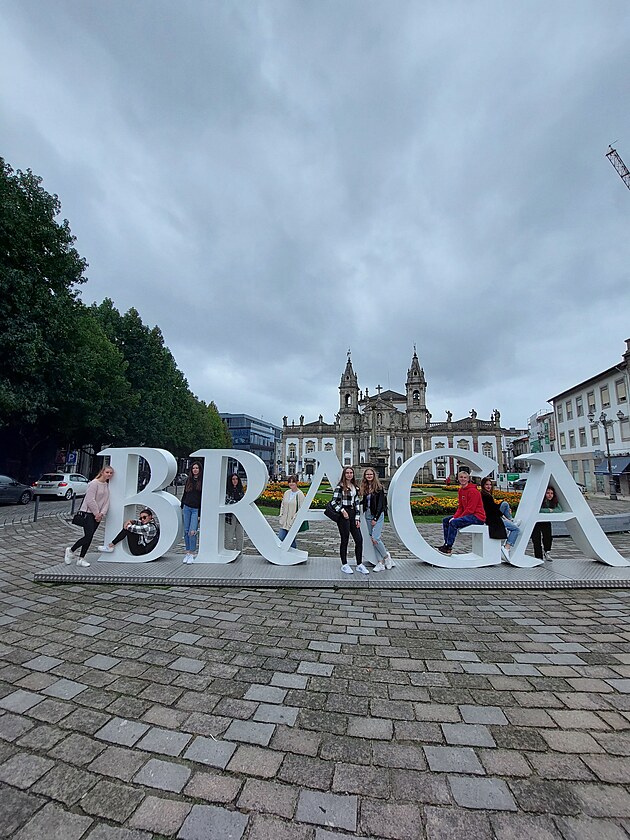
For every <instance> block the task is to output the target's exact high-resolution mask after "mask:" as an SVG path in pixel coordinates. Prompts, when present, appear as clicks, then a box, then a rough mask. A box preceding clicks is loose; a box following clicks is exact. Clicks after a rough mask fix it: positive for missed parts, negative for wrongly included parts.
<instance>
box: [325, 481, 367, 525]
mask: <svg viewBox="0 0 630 840" xmlns="http://www.w3.org/2000/svg"><path fill="white" fill-rule="evenodd" d="M332 505H333V507H334V509H335V510H336V511H337V512H338V513H341V508H342V507H346V508H348V507H353V508H354V517H355V519H360V518H361V499H360V496H359V494H358V492H356V490H355V493H354V496H353V495H352V492H351V491H350V490H344V489H343V488H342V486H341V484H338V485H337V486H336V487H335V490H334V492H333V497H332Z"/></svg>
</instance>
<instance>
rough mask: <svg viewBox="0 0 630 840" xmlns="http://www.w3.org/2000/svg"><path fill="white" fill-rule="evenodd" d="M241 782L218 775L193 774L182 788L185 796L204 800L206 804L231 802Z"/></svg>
mask: <svg viewBox="0 0 630 840" xmlns="http://www.w3.org/2000/svg"><path fill="white" fill-rule="evenodd" d="M241 786H242V782H241V780H240V779H234V778H232V777H231V776H226V775H223V774H220V773H195V775H194V776H193V777H192V779H191V780H190V781H189V782H188V784H187V785H186V787H185V788H184V793H185V794H186V796H190V797H192V798H193V799H205V800H206V801H208V802H221V803H228V802H233V801H234V800H235V799H236V796H237V794H238V792H239V791H240V789H241Z"/></svg>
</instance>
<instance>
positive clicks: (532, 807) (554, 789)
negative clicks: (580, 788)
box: [510, 779, 580, 814]
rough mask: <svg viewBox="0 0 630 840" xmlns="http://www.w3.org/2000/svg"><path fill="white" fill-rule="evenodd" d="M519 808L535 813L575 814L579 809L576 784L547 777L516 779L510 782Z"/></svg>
mask: <svg viewBox="0 0 630 840" xmlns="http://www.w3.org/2000/svg"><path fill="white" fill-rule="evenodd" d="M510 787H511V788H512V792H513V794H514V796H515V797H516V800H517V802H518V804H519V806H520V808H521V809H522V810H524V811H532V812H533V813H537V814H575V813H576V812H577V811H579V810H580V800H579V799H578V796H577V786H576V785H569V784H567V783H566V782H555V781H549V780H547V779H545V780H542V779H517V780H514V781H512V782H510Z"/></svg>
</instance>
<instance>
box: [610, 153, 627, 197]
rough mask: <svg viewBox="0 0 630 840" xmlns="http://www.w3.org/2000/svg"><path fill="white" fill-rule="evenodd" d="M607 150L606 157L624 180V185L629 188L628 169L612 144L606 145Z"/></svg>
mask: <svg viewBox="0 0 630 840" xmlns="http://www.w3.org/2000/svg"><path fill="white" fill-rule="evenodd" d="M608 149H609V151H608V152H606V157H607V158H608V160H609V161H610V162H611V163H612V165H613V166H614V167H615V169H616V170H617V172H618V173H619V177H620V178H621V180H622V181H623V182H624V184H625V185H626V187H628V189H629V190H630V170H629V169H628V167H627V166H626V164H625V163H624V162H623V161H622V159H621V158H620V157H619V155H618V154H617V150H616V149H613V147H612V146H609V147H608Z"/></svg>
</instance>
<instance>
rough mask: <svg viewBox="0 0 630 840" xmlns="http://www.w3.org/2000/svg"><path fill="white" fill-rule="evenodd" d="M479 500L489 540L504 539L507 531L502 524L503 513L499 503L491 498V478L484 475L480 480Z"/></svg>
mask: <svg viewBox="0 0 630 840" xmlns="http://www.w3.org/2000/svg"><path fill="white" fill-rule="evenodd" d="M481 501H482V502H483V509H484V511H485V512H486V525H487V526H488V531H489V532H490V539H491V540H506V539H507V531H506V530H505V525H504V524H503V514H502V513H501V507H500V505H499V504H498V503H497V502H495V501H494V499H493V498H492V479H491V478H490V476H486V477H485V478H483V479H482V480H481Z"/></svg>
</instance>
